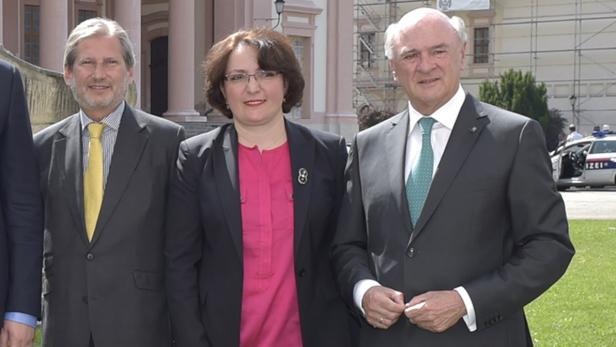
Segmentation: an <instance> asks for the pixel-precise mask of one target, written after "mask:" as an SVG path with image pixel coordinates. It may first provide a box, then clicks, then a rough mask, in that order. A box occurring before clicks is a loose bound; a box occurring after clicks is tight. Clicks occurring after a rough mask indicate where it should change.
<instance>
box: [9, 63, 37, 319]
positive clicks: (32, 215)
mask: <svg viewBox="0 0 616 347" xmlns="http://www.w3.org/2000/svg"><path fill="white" fill-rule="evenodd" d="M2 83H7V84H9V85H10V89H9V96H8V97H9V98H10V100H9V103H8V106H9V107H8V115H7V118H6V123H5V126H4V128H3V130H2V134H0V161H1V162H0V170H1V171H0V206H1V209H0V210H1V211H2V216H1V218H2V221H1V223H2V224H3V227H4V228H5V231H6V234H7V245H8V259H9V281H8V296H7V306H6V311H7V312H21V313H26V314H30V315H33V316H37V317H38V316H39V315H40V307H41V266H42V265H41V264H42V256H43V207H42V199H41V194H40V187H39V181H38V174H37V169H36V159H35V156H34V148H33V143H32V130H31V129H30V119H29V117H28V109H27V106H26V99H25V96H24V92H23V86H22V82H21V77H20V76H19V72H17V70H13V73H12V74H11V76H10V78H9V80H8V81H3V82H2Z"/></svg>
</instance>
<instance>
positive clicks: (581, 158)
mask: <svg viewBox="0 0 616 347" xmlns="http://www.w3.org/2000/svg"><path fill="white" fill-rule="evenodd" d="M551 159H552V176H553V178H554V182H556V186H557V188H558V189H559V190H565V189H567V188H569V187H586V186H589V187H597V188H598V187H603V186H608V185H616V135H605V136H603V137H585V138H583V139H580V140H576V141H572V142H568V143H566V144H565V145H563V146H561V147H559V148H558V149H557V150H556V151H554V152H552V153H551Z"/></svg>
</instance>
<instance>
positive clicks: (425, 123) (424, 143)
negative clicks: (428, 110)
mask: <svg viewBox="0 0 616 347" xmlns="http://www.w3.org/2000/svg"><path fill="white" fill-rule="evenodd" d="M434 122H436V121H435V120H434V118H430V117H422V118H421V119H420V120H419V124H420V125H421V152H420V153H419V159H418V160H417V164H416V165H415V167H413V168H412V169H411V173H410V174H409V178H408V180H407V181H406V199H407V201H408V203H409V212H410V213H411V222H412V223H413V226H415V225H416V224H417V220H418V219H419V216H420V215H421V209H422V208H423V205H424V202H425V201H426V197H427V196H428V190H430V183H432V167H433V165H434V154H433V153H432V143H431V142H430V139H431V134H432V126H433V125H434Z"/></svg>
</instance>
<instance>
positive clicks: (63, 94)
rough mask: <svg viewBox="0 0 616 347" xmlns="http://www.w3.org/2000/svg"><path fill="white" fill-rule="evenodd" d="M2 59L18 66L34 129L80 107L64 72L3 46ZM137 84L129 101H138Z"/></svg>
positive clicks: (36, 129) (131, 87)
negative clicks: (63, 75) (45, 67)
mask: <svg viewBox="0 0 616 347" xmlns="http://www.w3.org/2000/svg"><path fill="white" fill-rule="evenodd" d="M0 59H2V60H6V61H8V62H10V63H11V64H13V65H15V66H17V68H18V69H19V72H20V73H21V77H22V79H23V82H24V89H25V92H26V98H27V100H28V110H29V111H30V122H31V123H32V131H33V132H37V131H39V130H41V129H43V128H45V127H47V126H49V125H51V124H53V123H55V122H57V121H59V120H61V119H63V118H65V117H67V116H70V115H71V114H73V113H75V112H77V111H78V110H79V106H78V105H77V103H76V102H75V100H74V99H73V95H72V94H71V91H70V89H69V87H68V86H67V85H66V84H65V83H64V78H63V77H62V74H61V73H59V72H56V71H52V70H47V69H43V68H41V67H39V66H36V65H32V64H30V63H28V62H26V61H24V60H22V59H20V58H18V57H16V56H14V55H13V54H12V53H11V52H9V51H7V50H6V49H5V48H4V47H2V46H0ZM136 95H137V93H136V87H135V84H134V83H132V84H131V86H130V88H129V91H128V96H127V100H128V103H129V104H130V105H134V104H135V101H136V99H137V98H136Z"/></svg>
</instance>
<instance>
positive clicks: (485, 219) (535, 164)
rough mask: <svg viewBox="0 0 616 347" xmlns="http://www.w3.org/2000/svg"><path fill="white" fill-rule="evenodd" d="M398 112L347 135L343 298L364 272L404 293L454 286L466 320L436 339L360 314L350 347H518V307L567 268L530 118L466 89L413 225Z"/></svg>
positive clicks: (555, 202) (563, 228)
mask: <svg viewBox="0 0 616 347" xmlns="http://www.w3.org/2000/svg"><path fill="white" fill-rule="evenodd" d="M407 135H408V111H405V112H402V113H400V114H398V115H397V116H394V117H393V118H391V119H389V120H386V121H384V122H383V123H381V124H379V125H377V126H374V127H373V128H371V129H368V130H366V131H364V132H361V133H359V134H358V135H357V137H356V139H355V142H354V144H353V149H352V152H353V154H352V158H351V159H350V163H349V166H348V170H347V172H346V180H347V193H346V195H345V198H344V200H343V203H342V211H341V216H340V223H339V227H338V232H337V236H336V240H335V242H334V247H335V248H334V251H333V255H334V264H335V267H336V270H337V275H338V279H339V281H340V285H341V287H342V288H341V289H342V292H343V297H345V298H346V300H348V302H349V303H350V304H353V305H354V303H352V291H353V287H354V285H355V284H356V283H357V282H358V281H359V280H362V279H374V280H377V281H379V282H380V283H381V284H382V285H384V286H387V287H390V288H393V289H396V290H399V291H401V292H402V293H404V299H405V301H409V300H410V299H411V298H412V297H413V296H415V295H418V294H421V293H424V292H427V291H431V290H451V289H453V288H455V287H457V286H464V288H465V289H466V290H467V292H468V294H469V296H470V298H471V300H472V302H473V306H474V308H475V313H476V319H477V327H478V330H477V331H476V332H473V333H470V332H469V331H468V328H467V327H466V325H465V323H464V321H463V320H462V319H460V321H459V322H457V324H455V325H454V326H453V327H451V328H450V329H449V330H447V331H446V332H444V333H440V334H435V333H431V332H428V331H426V330H423V329H420V328H418V327H416V326H415V325H411V324H410V323H409V321H408V319H406V317H402V318H401V319H400V320H399V321H398V322H397V323H396V324H395V325H394V326H392V327H391V328H390V329H389V330H386V331H384V330H377V329H374V328H372V327H370V326H369V325H368V324H367V323H366V321H365V320H364V319H362V327H361V334H360V341H361V343H360V346H401V345H408V346H469V347H470V346H473V347H474V346H516V347H517V346H525V345H527V344H530V335H529V332H528V328H527V325H526V320H525V317H524V312H523V307H524V305H526V304H527V303H529V302H530V301H532V300H533V299H535V298H536V297H538V296H539V295H540V294H541V293H543V292H544V291H545V290H546V289H548V287H550V285H552V284H553V283H554V282H555V281H556V280H557V279H558V278H559V277H560V276H561V275H562V274H563V273H564V272H565V270H566V268H567V266H568V264H569V262H570V260H571V257H572V256H573V253H574V250H573V246H572V244H571V242H570V240H569V236H568V227H567V218H566V216H565V208H564V204H563V201H562V199H561V196H560V194H558V192H556V190H555V188H554V182H553V181H552V175H551V166H550V161H549V158H548V156H547V150H546V146H545V141H544V137H543V133H542V130H541V127H540V126H539V124H538V123H537V122H535V121H533V120H531V119H529V118H526V117H523V116H520V115H517V114H514V113H511V112H508V111H505V110H502V109H499V108H496V107H494V106H491V105H488V104H484V103H480V102H478V101H476V100H475V99H474V98H473V97H472V96H470V95H467V97H466V100H465V102H464V104H463V106H462V109H461V111H460V114H459V115H458V118H457V120H456V123H455V125H454V127H453V130H452V132H451V136H450V138H449V142H448V143H447V147H446V148H445V152H444V153H443V157H442V159H441V161H440V164H439V167H438V170H437V172H436V173H435V176H434V179H433V181H432V185H431V187H430V191H429V193H428V196H427V198H426V202H425V205H424V208H423V211H422V213H421V215H420V217H419V220H418V222H417V226H416V228H415V229H414V230H412V229H411V221H410V216H409V212H408V207H407V206H408V203H407V199H406V194H405V189H404V160H405V159H404V158H405V149H406V139H407Z"/></svg>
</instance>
